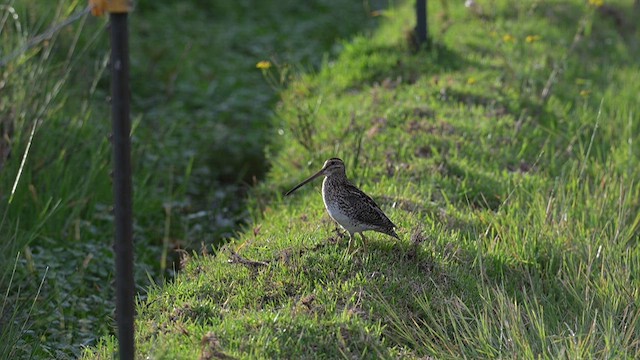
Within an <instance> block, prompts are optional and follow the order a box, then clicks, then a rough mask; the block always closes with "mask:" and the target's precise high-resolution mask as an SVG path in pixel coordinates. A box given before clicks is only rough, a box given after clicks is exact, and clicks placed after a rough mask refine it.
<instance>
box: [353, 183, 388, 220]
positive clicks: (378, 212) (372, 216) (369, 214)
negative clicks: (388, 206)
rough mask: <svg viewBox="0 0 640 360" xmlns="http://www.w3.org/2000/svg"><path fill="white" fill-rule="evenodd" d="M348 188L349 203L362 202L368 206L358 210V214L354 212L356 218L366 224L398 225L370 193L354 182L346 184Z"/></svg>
mask: <svg viewBox="0 0 640 360" xmlns="http://www.w3.org/2000/svg"><path fill="white" fill-rule="evenodd" d="M346 190H347V197H348V199H347V201H348V202H349V203H352V204H357V203H362V204H363V205H364V206H366V209H363V210H364V211H357V212H356V214H354V215H355V216H354V218H355V220H357V221H360V222H362V223H366V224H375V225H380V226H381V227H392V228H395V227H396V225H395V224H394V223H393V222H392V221H391V220H389V218H388V217H387V215H385V214H384V212H383V211H382V209H380V207H379V206H378V204H376V202H375V201H373V199H372V198H371V197H369V195H367V194H365V193H364V192H363V191H362V190H360V189H358V188H357V187H355V185H353V184H348V185H347V186H346Z"/></svg>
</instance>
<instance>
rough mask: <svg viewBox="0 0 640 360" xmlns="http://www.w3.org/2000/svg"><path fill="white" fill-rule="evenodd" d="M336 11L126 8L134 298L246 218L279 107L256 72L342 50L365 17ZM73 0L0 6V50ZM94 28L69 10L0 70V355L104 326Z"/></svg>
mask: <svg viewBox="0 0 640 360" xmlns="http://www.w3.org/2000/svg"><path fill="white" fill-rule="evenodd" d="M334 4H335V3H334V2H333V1H332V2H327V1H313V2H305V3H304V4H302V3H299V2H297V1H281V2H278V4H267V3H264V2H251V1H238V2H233V3H229V4H213V5H211V6H207V5H206V4H203V3H201V2H184V1H172V2H164V3H163V4H162V6H159V5H158V4H156V3H155V2H152V1H139V2H136V11H134V12H133V13H132V15H131V23H130V24H131V26H130V31H131V52H132V53H131V59H132V60H131V66H132V69H131V73H132V89H133V99H132V118H133V120H134V127H133V128H134V129H133V134H132V142H133V163H134V168H135V171H134V172H135V178H134V189H135V191H134V199H133V202H134V212H135V214H136V218H135V225H134V231H135V234H134V237H135V246H136V274H135V276H136V281H137V284H138V289H137V290H138V294H139V296H141V297H145V296H146V289H147V287H148V286H149V284H151V283H153V282H155V281H162V280H161V279H170V278H171V277H172V276H173V275H174V273H175V270H176V269H177V268H178V267H179V263H177V261H178V260H179V256H178V255H177V254H179V252H176V251H174V250H176V249H185V248H186V249H198V250H199V249H200V248H201V247H202V248H211V247H212V246H213V247H217V246H220V245H221V244H223V243H224V242H225V241H226V238H228V237H230V236H232V235H233V233H234V231H235V229H237V227H238V224H241V223H243V222H245V221H246V220H247V217H248V214H247V211H246V210H245V208H244V205H243V204H244V197H245V195H246V189H247V188H248V187H249V184H252V183H254V182H255V181H257V180H258V179H260V178H261V177H262V176H263V175H264V172H265V171H266V165H265V164H266V163H265V162H264V152H263V149H264V148H265V147H266V146H267V145H268V140H269V138H270V132H269V131H268V129H269V125H270V120H269V119H270V116H271V110H270V109H271V107H272V106H273V104H274V103H275V102H276V101H277V96H276V91H275V90H274V89H272V88H271V87H270V85H269V84H267V83H265V82H264V81H263V78H262V74H261V72H260V71H259V70H258V69H256V68H255V65H256V63H257V62H258V61H261V60H270V61H272V62H274V63H275V62H277V63H279V64H285V63H291V64H296V65H297V66H300V67H301V68H307V69H313V68H314V67H315V66H317V65H319V63H320V62H321V60H322V58H323V56H324V55H323V54H327V56H329V57H330V56H332V54H335V53H336V52H337V51H338V50H339V46H336V45H335V41H336V39H340V38H347V37H349V36H350V34H352V33H354V32H363V31H366V29H367V28H368V27H369V26H370V25H372V24H373V23H374V22H375V19H372V18H371V17H369V16H368V14H367V13H366V12H365V11H363V7H362V4H360V3H353V2H347V1H345V2H342V3H339V4H335V6H341V8H342V10H343V11H342V12H341V13H340V14H339V15H336V14H335V13H334V12H333V11H332V6H334ZM85 6H86V2H82V1H76V0H60V1H57V2H47V3H46V4H45V3H42V2H40V1H9V2H7V4H5V5H3V6H2V7H0V20H2V22H0V36H1V37H2V40H3V41H2V45H1V46H2V52H1V54H2V55H0V57H2V60H5V58H4V56H5V55H6V54H11V53H13V52H14V51H15V50H16V49H21V48H22V47H23V46H24V45H25V44H26V43H27V42H28V41H29V40H30V39H32V38H33V37H34V36H36V35H38V34H40V33H42V32H44V31H45V30H46V29H48V28H49V27H50V26H52V25H53V24H57V23H59V22H60V21H62V20H64V19H66V18H68V17H69V16H70V15H72V14H74V13H75V12H77V11H80V10H81V9H83V8H84V7H85ZM184 19H188V20H189V21H188V22H185V20H184ZM345 19H349V20H350V21H346V20H345ZM187 23H188V25H186V24H187ZM105 29H106V20H105V19H95V18H92V17H85V18H82V19H80V20H79V21H77V22H75V23H73V24H72V25H71V26H69V27H65V28H63V29H62V30H60V31H59V32H56V33H54V34H52V35H53V36H52V37H51V38H50V39H48V40H47V41H43V42H41V43H38V44H36V45H35V46H34V47H32V48H30V49H28V50H27V51H26V52H23V53H20V52H18V54H19V55H18V56H17V57H15V58H12V59H10V61H9V62H8V63H7V66H3V67H2V69H0V72H1V74H2V81H1V82H0V88H1V89H2V92H3V99H2V100H0V114H2V117H1V118H0V122H1V123H0V125H1V128H0V129H2V132H3V134H2V136H3V139H2V141H0V150H1V151H0V164H1V165H2V175H3V176H1V177H0V182H2V189H5V190H4V191H3V192H2V193H1V194H0V212H1V213H2V216H3V217H2V219H3V220H2V222H1V224H0V227H1V230H2V231H1V232H0V233H2V241H1V242H0V244H1V245H0V249H1V250H3V251H2V260H3V261H2V262H1V263H0V264H1V265H0V280H1V281H0V289H1V290H2V294H3V295H4V298H3V301H2V304H3V305H2V306H1V307H0V310H1V312H0V335H1V337H2V339H3V340H5V339H6V341H3V343H2V344H0V351H1V352H0V357H1V358H16V357H18V358H26V357H34V358H62V359H64V358H76V357H78V356H79V355H80V353H81V351H82V348H83V347H84V346H91V345H95V344H96V342H97V339H99V338H100V337H102V336H105V335H108V334H112V333H113V330H114V329H113V317H114V314H113V311H114V310H113V308H114V303H113V297H114V292H113V276H112V274H113V255H112V248H111V247H112V237H113V216H112V209H111V204H112V195H111V191H112V189H111V180H110V167H111V164H110V159H111V148H110V143H109V137H108V135H109V132H110V119H109V103H108V101H107V100H108V94H109V80H108V70H107V65H108V64H107V61H108V49H109V48H108V34H107V32H106V31H105ZM319 29H323V30H322V31H320V30H319ZM204 34H206V35H204ZM285 34H286V36H285ZM310 39H311V40H313V41H310ZM303 45H304V46H303ZM34 128H35V132H34V135H33V138H32V139H30V134H31V130H32V129H34ZM237 134H242V136H239V135H237ZM7 149H10V152H5V150H7ZM25 153H26V154H27V156H26V157H25V159H26V160H25V163H24V166H22V168H21V160H22V158H23V155H24V154H25ZM214 154H217V155H219V156H214ZM222 159H224V161H222ZM229 164H242V165H243V166H240V167H230V166H228V165H229ZM20 169H22V172H21V175H20V176H19V181H17V187H16V189H15V193H12V192H11V191H9V190H10V189H12V187H13V184H14V183H16V179H17V178H18V173H19V171H20ZM14 268H15V271H14Z"/></svg>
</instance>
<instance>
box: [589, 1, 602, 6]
mask: <svg viewBox="0 0 640 360" xmlns="http://www.w3.org/2000/svg"><path fill="white" fill-rule="evenodd" d="M589 5H591V6H595V7H601V6H602V5H604V0H589Z"/></svg>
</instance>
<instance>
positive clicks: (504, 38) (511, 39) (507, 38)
mask: <svg viewBox="0 0 640 360" xmlns="http://www.w3.org/2000/svg"><path fill="white" fill-rule="evenodd" d="M502 41H504V42H506V43H508V42H515V41H516V38H514V37H513V36H512V35H511V34H506V35H504V36H502Z"/></svg>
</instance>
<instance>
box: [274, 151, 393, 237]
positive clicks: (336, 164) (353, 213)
mask: <svg viewBox="0 0 640 360" xmlns="http://www.w3.org/2000/svg"><path fill="white" fill-rule="evenodd" d="M322 175H324V176H325V178H324V181H323V182H322V200H323V201H324V206H325V208H326V209H327V212H328V213H329V216H331V218H332V219H333V220H334V221H335V222H337V223H338V224H339V225H340V226H341V227H342V228H343V229H345V230H346V231H347V232H348V233H349V237H350V238H353V235H355V234H360V236H363V235H362V232H363V231H367V230H373V231H377V232H380V233H383V234H387V235H389V236H393V237H395V238H396V239H400V238H399V237H398V234H396V232H395V230H394V228H395V227H396V225H395V224H394V223H393V222H392V221H391V220H389V218H388V217H387V216H386V215H385V214H384V212H382V210H381V209H380V207H379V206H378V204H376V203H375V201H373V199H371V198H370V197H369V196H368V195H367V194H365V193H364V192H362V190H360V189H358V188H357V187H356V186H355V185H353V184H352V183H351V182H350V181H349V180H348V179H347V175H346V172H345V167H344V162H342V160H340V159H338V158H331V159H329V160H327V161H325V163H324V166H323V167H322V169H320V171H318V172H317V173H315V174H314V175H312V176H311V177H309V178H308V179H306V180H304V181H303V182H301V183H300V184H298V185H297V186H295V187H294V188H293V189H291V190H289V191H288V192H287V193H286V194H285V196H286V195H289V194H291V193H292V192H294V191H296V190H297V189H299V188H300V187H302V186H303V185H305V184H307V183H308V182H310V181H311V180H313V179H315V178H317V177H319V176H322Z"/></svg>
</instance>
